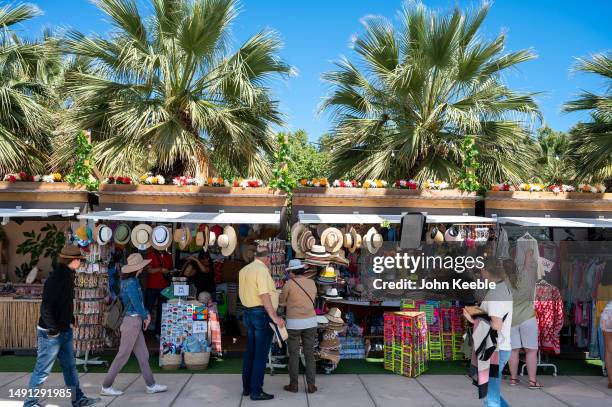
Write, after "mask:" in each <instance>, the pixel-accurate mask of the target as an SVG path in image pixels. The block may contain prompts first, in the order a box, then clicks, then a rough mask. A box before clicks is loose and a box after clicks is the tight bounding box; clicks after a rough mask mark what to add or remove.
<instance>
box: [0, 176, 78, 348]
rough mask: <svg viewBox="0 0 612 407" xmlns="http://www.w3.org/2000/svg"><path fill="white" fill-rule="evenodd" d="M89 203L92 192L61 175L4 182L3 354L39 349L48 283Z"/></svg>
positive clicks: (0, 237) (0, 190)
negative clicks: (39, 327)
mask: <svg viewBox="0 0 612 407" xmlns="http://www.w3.org/2000/svg"><path fill="white" fill-rule="evenodd" d="M87 203H88V192H87V191H86V190H85V189H84V188H80V187H74V186H70V185H69V184H67V183H65V182H61V177H60V176H59V175H58V174H55V175H53V174H52V175H49V176H43V177H28V176H25V175H24V174H21V175H19V174H9V175H7V176H5V181H0V219H1V225H2V226H0V229H1V231H2V233H1V234H0V320H1V324H2V326H1V327H0V331H1V334H0V351H31V350H32V349H35V348H36V324H37V323H38V318H39V316H40V301H41V296H42V287H43V285H42V282H43V281H44V279H45V278H46V276H47V274H48V273H49V272H50V271H51V269H52V265H51V262H52V257H53V256H54V255H55V254H56V253H57V252H59V249H61V246H62V245H63V242H64V241H65V240H66V238H69V236H70V234H71V228H70V220H71V219H74V217H75V215H76V214H78V213H80V212H81V210H83V209H84V208H85V207H86V206H87ZM45 248H48V249H49V250H48V251H45ZM45 253H48V254H49V256H45Z"/></svg>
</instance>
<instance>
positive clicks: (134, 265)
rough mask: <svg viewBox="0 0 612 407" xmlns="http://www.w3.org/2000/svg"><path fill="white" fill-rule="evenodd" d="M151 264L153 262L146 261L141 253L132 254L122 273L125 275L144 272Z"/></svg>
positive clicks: (122, 268)
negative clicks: (139, 271)
mask: <svg viewBox="0 0 612 407" xmlns="http://www.w3.org/2000/svg"><path fill="white" fill-rule="evenodd" d="M149 263H151V260H145V259H143V258H142V255H141V254H140V253H132V254H130V255H129V256H128V258H127V264H126V265H125V266H123V267H121V272H122V273H124V274H128V273H133V272H135V271H138V270H142V269H143V268H145V267H147V266H148V265H149Z"/></svg>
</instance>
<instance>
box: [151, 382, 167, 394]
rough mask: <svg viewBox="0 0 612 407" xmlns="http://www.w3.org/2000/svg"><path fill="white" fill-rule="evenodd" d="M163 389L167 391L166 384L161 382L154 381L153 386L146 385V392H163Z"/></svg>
mask: <svg viewBox="0 0 612 407" xmlns="http://www.w3.org/2000/svg"><path fill="white" fill-rule="evenodd" d="M165 391H168V386H166V385H163V384H157V383H156V384H154V385H153V386H147V394H154V393H163V392H165Z"/></svg>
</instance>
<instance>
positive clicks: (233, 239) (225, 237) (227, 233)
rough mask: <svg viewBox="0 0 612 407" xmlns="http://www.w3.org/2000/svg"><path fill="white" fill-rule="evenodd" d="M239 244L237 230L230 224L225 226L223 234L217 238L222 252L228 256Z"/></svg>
mask: <svg viewBox="0 0 612 407" xmlns="http://www.w3.org/2000/svg"><path fill="white" fill-rule="evenodd" d="M237 244H238V237H237V236H236V230H235V229H234V228H233V227H232V226H230V225H228V226H226V227H224V228H223V234H222V235H221V236H219V237H218V238H217V245H218V246H219V247H220V248H221V254H222V255H224V256H226V257H228V256H230V255H231V254H232V253H233V252H234V250H236V245H237Z"/></svg>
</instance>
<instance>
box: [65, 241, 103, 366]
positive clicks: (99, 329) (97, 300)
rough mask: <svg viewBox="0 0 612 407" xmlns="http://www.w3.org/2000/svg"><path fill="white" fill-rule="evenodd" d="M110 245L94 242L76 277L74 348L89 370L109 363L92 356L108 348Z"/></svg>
mask: <svg viewBox="0 0 612 407" xmlns="http://www.w3.org/2000/svg"><path fill="white" fill-rule="evenodd" d="M109 252H110V250H109V247H108V246H99V245H98V244H96V243H91V244H90V245H89V246H88V247H87V251H86V257H85V262H83V264H82V266H81V267H80V268H79V269H77V270H76V273H75V276H74V327H73V336H74V350H75V355H76V357H77V359H76V363H77V365H82V366H83V370H84V371H85V372H87V370H88V369H87V366H89V365H105V366H107V365H108V362H106V361H104V360H99V359H98V358H90V355H91V354H92V353H98V352H100V351H102V350H103V349H104V348H106V347H107V343H106V338H107V332H106V329H105V327H104V316H105V312H106V299H107V296H108V256H109Z"/></svg>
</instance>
